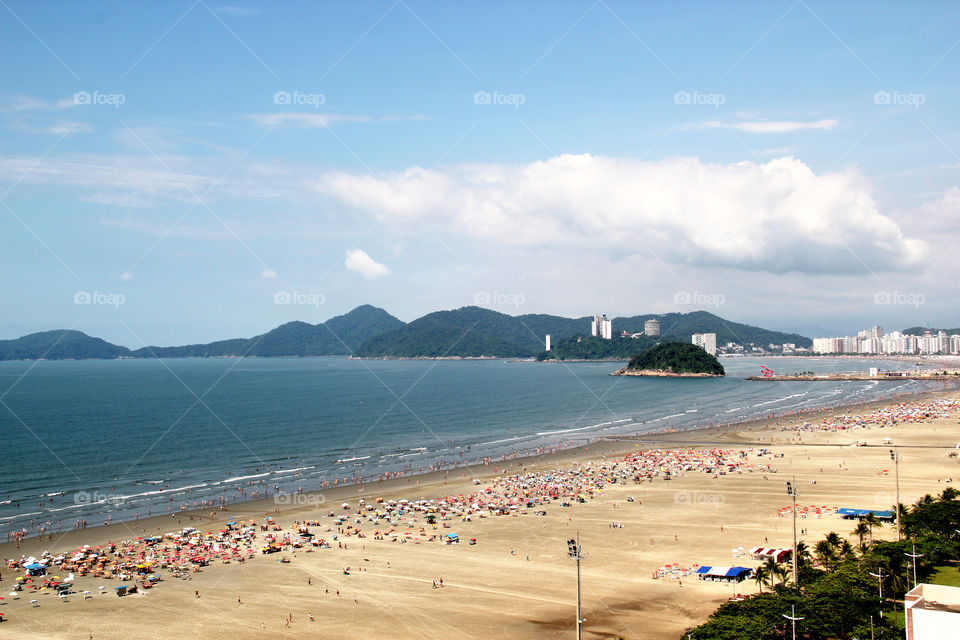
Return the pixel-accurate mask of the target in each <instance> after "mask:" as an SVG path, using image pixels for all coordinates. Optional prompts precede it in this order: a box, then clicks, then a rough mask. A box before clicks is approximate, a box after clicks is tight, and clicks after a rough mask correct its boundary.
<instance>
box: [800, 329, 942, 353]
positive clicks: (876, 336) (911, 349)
mask: <svg viewBox="0 0 960 640" xmlns="http://www.w3.org/2000/svg"><path fill="white" fill-rule="evenodd" d="M813 352H814V353H820V354H824V353H851V354H861V355H869V354H890V355H894V354H898V355H916V354H922V355H960V334H952V335H948V334H947V332H946V331H937V332H936V333H933V332H931V331H927V332H925V333H924V334H923V335H922V336H914V335H909V334H904V333H902V332H900V331H891V332H890V333H884V332H883V328H882V327H873V328H872V329H865V330H863V331H859V332H857V335H855V336H843V337H838V338H814V339H813Z"/></svg>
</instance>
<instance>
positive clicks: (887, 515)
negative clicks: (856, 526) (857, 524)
mask: <svg viewBox="0 0 960 640" xmlns="http://www.w3.org/2000/svg"><path fill="white" fill-rule="evenodd" d="M871 513H872V514H873V515H874V516H875V517H876V518H877V520H884V521H887V522H890V521H892V520H894V519H895V518H896V514H895V513H894V512H893V511H881V510H879V509H850V508H847V507H844V508H842V509H837V515H838V516H840V517H841V518H843V519H844V520H860V519H863V518H866V517H867V516H868V515H870V514H871Z"/></svg>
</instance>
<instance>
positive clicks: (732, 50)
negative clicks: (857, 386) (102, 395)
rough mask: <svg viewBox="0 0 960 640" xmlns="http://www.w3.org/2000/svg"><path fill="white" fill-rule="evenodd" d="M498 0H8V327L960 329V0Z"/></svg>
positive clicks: (0, 124)
mask: <svg viewBox="0 0 960 640" xmlns="http://www.w3.org/2000/svg"><path fill="white" fill-rule="evenodd" d="M494 9H495V10H494V11H490V10H489V7H479V6H470V5H461V6H456V7H454V6H444V5H434V4H428V3H420V2H394V3H392V4H391V3H370V4H365V5H313V6H311V5H306V6H303V7H299V8H298V10H296V11H294V10H290V9H288V8H287V7H285V6H284V5H271V6H265V5H254V4H245V3H229V4H223V3H212V2H211V3H207V2H195V3H192V4H191V3H189V2H182V3H179V2H171V3H163V4H160V3H157V4H147V5H143V6H137V7H133V6H126V5H117V4H111V3H100V2H91V3H83V4H67V5H56V9H55V10H49V7H48V5H45V4H44V3H26V2H11V3H8V4H6V5H5V9H4V12H5V13H6V14H7V16H8V20H6V21H5V22H4V26H3V33H4V36H5V37H4V38H3V43H2V44H0V47H3V49H2V50H3V52H4V53H5V54H6V57H7V59H11V60H12V59H18V60H26V61H28V63H27V64H22V65H11V66H9V68H8V69H7V73H6V74H5V76H4V78H3V79H2V80H0V141H2V148H3V152H0V237H2V238H3V239H4V241H3V249H4V250H3V251H2V252H0V265H2V267H3V272H4V273H6V274H8V275H7V276H6V277H5V278H4V279H3V281H2V282H3V289H4V308H5V310H7V313H5V314H3V316H2V317H0V339H3V338H13V337H17V336H20V335H24V334H28V333H31V332H34V331H39V330H44V329H54V328H76V329H80V330H83V331H85V332H87V333H89V334H91V335H98V336H102V337H104V339H108V340H110V341H112V342H115V343H121V344H131V345H135V346H139V345H142V344H177V343H184V342H206V341H209V340H213V339H216V338H219V337H222V336H224V335H254V334H256V333H258V332H262V331H264V330H266V329H268V328H270V327H274V326H277V325H279V324H281V323H283V322H287V321H291V320H302V321H305V322H311V323H318V322H320V321H322V320H324V319H326V318H329V317H332V316H335V315H338V314H342V313H345V312H347V311H348V310H350V309H352V308H354V307H356V306H358V305H360V304H373V305H376V306H378V307H382V308H385V309H389V310H390V312H391V313H394V314H396V315H397V317H399V318H401V319H404V320H412V319H413V318H416V317H419V316H421V315H423V314H425V313H428V312H429V311H432V310H435V309H450V308H457V307H461V306H465V305H470V304H478V305H480V306H485V307H488V308H491V309H495V310H498V311H502V312H505V313H510V314H512V315H517V314H522V313H537V312H540V313H551V314H556V315H564V316H579V315H582V314H583V313H591V312H592V310H594V309H598V308H599V309H606V310H607V311H608V313H612V314H613V315H628V314H631V313H637V312H642V313H658V314H659V313H668V312H686V311H692V310H695V309H706V310H710V311H711V312H714V313H718V314H720V315H723V316H724V317H729V318H736V319H737V321H740V322H744V323H748V324H752V325H755V326H763V327H768V328H771V329H777V330H781V331H789V332H796V333H800V334H803V335H807V336H822V335H838V334H841V333H850V332H852V331H854V330H855V329H856V328H857V327H862V326H872V325H875V324H881V325H885V326H898V327H909V326H915V325H926V326H946V327H950V326H956V325H958V324H960V319H958V318H957V315H956V309H955V304H954V300H956V299H957V297H958V293H960V291H958V288H960V284H958V283H956V281H955V279H954V278H952V277H951V276H952V274H953V273H954V272H955V271H956V270H957V268H958V267H960V256H958V255H957V252H956V251H955V250H954V247H955V246H956V245H957V243H960V231H957V230H956V228H955V225H954V224H952V222H953V221H954V220H955V219H956V218H957V214H958V213H960V182H958V180H957V177H956V176H957V173H956V170H957V168H958V167H960V153H958V152H960V132H958V130H957V116H956V114H955V112H954V110H953V109H952V105H953V104H956V101H957V98H958V97H960V96H958V92H960V89H958V87H957V86H956V83H955V82H954V81H953V79H954V78H955V77H956V72H957V67H958V64H960V47H958V46H957V42H958V41H957V36H956V33H955V29H953V28H952V25H954V24H956V23H957V20H958V18H960V7H958V6H957V5H955V4H952V3H947V2H933V3H925V4H923V5H921V6H918V7H908V6H904V5H899V4H892V3H890V4H888V3H880V4H876V3H871V4H869V5H868V4H861V5H857V4H846V5H835V4H831V3H825V2H822V3H816V2H810V3H806V2H793V3H790V2H783V3H779V2H778V3H765V4H756V5H731V6H725V7H719V6H711V5H704V6H701V7H699V8H698V10H697V11H695V12H692V13H691V12H689V11H685V10H684V9H683V8H682V7H675V6H671V5H643V6H636V5H631V4H627V3H618V2H609V3H605V2H599V3H593V4H582V5H581V4H577V3H574V4H568V5H556V4H553V3H550V4H547V3H523V4H520V5H516V4H507V3H503V4H496V5H494ZM92 43H96V44H95V46H94V45H92ZM81 292H85V293H87V294H89V295H90V296H91V303H88V304H77V303H75V296H77V294H79V293H81ZM282 292H286V293H288V294H289V295H290V299H289V301H286V302H284V301H282V300H281V301H279V302H278V299H277V295H278V294H279V293H282ZM94 301H96V302H94ZM100 301H103V303H100Z"/></svg>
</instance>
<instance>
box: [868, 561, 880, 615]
mask: <svg viewBox="0 0 960 640" xmlns="http://www.w3.org/2000/svg"><path fill="white" fill-rule="evenodd" d="M870 575H872V576H873V577H874V578H876V579H877V587H878V588H879V590H880V617H881V618H882V617H883V567H880V569H879V573H873V572H872V571H871V572H870Z"/></svg>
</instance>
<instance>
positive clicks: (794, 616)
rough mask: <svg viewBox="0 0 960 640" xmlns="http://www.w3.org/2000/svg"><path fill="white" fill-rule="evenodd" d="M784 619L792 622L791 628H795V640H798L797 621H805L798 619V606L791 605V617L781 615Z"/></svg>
mask: <svg viewBox="0 0 960 640" xmlns="http://www.w3.org/2000/svg"><path fill="white" fill-rule="evenodd" d="M781 615H783V617H784V618H786V619H787V620H789V621H790V624H791V626H792V627H793V640H797V621H798V620H803V618H798V617H797V612H796V606H795V605H790V615H787V614H785V613H784V614H781Z"/></svg>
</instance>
